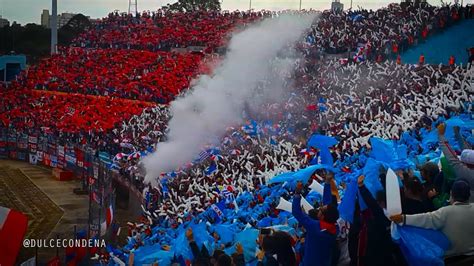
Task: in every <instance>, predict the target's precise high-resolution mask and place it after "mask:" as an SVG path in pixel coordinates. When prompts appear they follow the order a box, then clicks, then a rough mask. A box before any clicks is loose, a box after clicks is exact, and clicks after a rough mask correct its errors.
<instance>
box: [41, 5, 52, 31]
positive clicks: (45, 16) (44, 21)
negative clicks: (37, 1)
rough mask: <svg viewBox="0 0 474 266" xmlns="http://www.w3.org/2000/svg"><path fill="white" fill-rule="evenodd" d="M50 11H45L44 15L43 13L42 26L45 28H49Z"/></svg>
mask: <svg viewBox="0 0 474 266" xmlns="http://www.w3.org/2000/svg"><path fill="white" fill-rule="evenodd" d="M49 17H50V16H49V10H48V9H43V13H41V26H43V27H45V28H49V27H50V25H49Z"/></svg>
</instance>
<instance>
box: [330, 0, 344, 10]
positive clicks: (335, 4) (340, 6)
mask: <svg viewBox="0 0 474 266" xmlns="http://www.w3.org/2000/svg"><path fill="white" fill-rule="evenodd" d="M331 10H332V11H333V12H341V11H342V10H344V4H343V3H341V2H340V1H339V0H334V1H333V2H332V3H331Z"/></svg>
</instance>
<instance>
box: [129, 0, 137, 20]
mask: <svg viewBox="0 0 474 266" xmlns="http://www.w3.org/2000/svg"><path fill="white" fill-rule="evenodd" d="M137 1H138V0H128V14H132V12H133V10H134V9H135V12H134V14H135V16H137V13H138V5H137Z"/></svg>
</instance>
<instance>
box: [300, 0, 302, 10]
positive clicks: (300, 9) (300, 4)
mask: <svg viewBox="0 0 474 266" xmlns="http://www.w3.org/2000/svg"><path fill="white" fill-rule="evenodd" d="M301 1H302V0H300V11H301Z"/></svg>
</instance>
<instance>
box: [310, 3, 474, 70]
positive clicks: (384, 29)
mask: <svg viewBox="0 0 474 266" xmlns="http://www.w3.org/2000/svg"><path fill="white" fill-rule="evenodd" d="M473 9H474V8H473V7H472V6H466V7H460V6H456V5H453V6H449V5H447V6H441V7H437V6H429V5H427V6H425V7H423V8H418V7H416V6H414V5H409V6H407V7H405V8H402V7H401V6H400V5H397V4H391V5H389V6H388V7H385V8H380V9H377V10H376V11H373V10H363V9H362V10H354V11H348V12H341V13H334V12H329V11H325V12H323V13H322V15H321V18H320V20H319V21H318V23H317V25H315V26H314V27H313V32H312V35H311V37H310V39H311V40H313V41H314V42H315V43H316V45H317V46H319V47H321V48H322V49H324V51H325V52H327V53H341V52H354V51H356V49H357V48H358V45H360V44H363V45H365V44H368V46H369V47H368V49H369V51H368V54H369V57H370V58H371V59H373V60H379V61H381V60H386V59H390V58H391V59H394V58H395V57H396V55H398V54H399V53H400V52H403V51H405V50H406V49H408V48H409V47H410V46H412V45H416V44H417V43H419V42H421V41H422V40H424V39H426V38H427V37H428V36H429V35H431V34H434V33H437V32H439V31H441V30H443V29H445V28H446V27H448V26H450V25H452V24H454V23H456V22H457V21H458V20H460V19H461V18H472V16H473V14H474V10H473Z"/></svg>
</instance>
